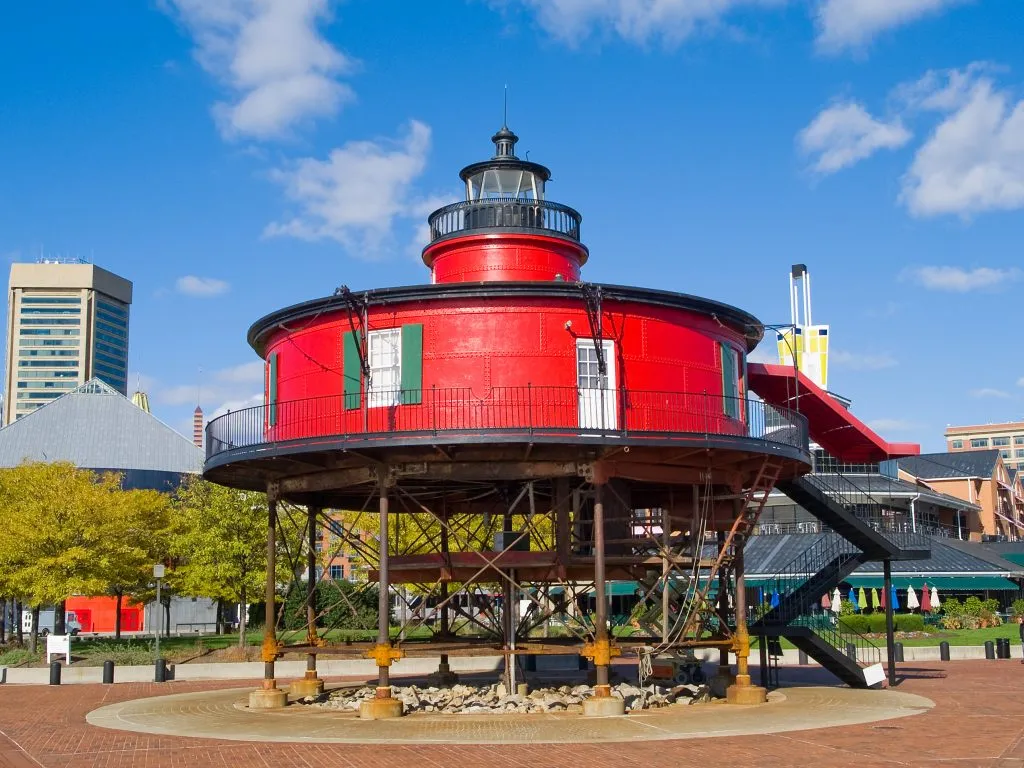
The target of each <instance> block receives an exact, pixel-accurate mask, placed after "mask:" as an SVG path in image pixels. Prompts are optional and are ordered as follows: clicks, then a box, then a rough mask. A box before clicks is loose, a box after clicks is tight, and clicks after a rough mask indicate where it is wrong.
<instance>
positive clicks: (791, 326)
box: [754, 323, 800, 413]
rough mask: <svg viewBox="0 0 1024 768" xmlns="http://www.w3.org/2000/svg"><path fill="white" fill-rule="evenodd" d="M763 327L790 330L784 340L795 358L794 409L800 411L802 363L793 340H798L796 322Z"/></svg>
mask: <svg viewBox="0 0 1024 768" xmlns="http://www.w3.org/2000/svg"><path fill="white" fill-rule="evenodd" d="M761 327H762V328H763V329H764V330H766V331H775V332H776V333H778V332H779V331H790V334H789V335H788V336H787V335H786V334H782V340H783V341H785V342H786V347H787V348H788V349H789V354H790V357H792V358H793V386H794V387H795V390H794V392H795V399H796V404H795V407H794V409H793V410H795V411H796V412H797V413H800V363H799V361H798V360H797V356H796V349H794V347H793V342H795V341H796V329H797V326H796V323H785V324H783V323H779V324H777V325H771V324H769V323H762V324H761ZM754 338H756V337H754ZM762 338H763V337H762Z"/></svg>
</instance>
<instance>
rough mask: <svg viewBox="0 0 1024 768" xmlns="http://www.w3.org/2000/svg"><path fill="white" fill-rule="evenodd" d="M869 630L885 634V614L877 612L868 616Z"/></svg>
mask: <svg viewBox="0 0 1024 768" xmlns="http://www.w3.org/2000/svg"><path fill="white" fill-rule="evenodd" d="M868 628H869V630H868V631H870V632H878V633H882V632H885V613H884V612H881V611H876V612H875V613H872V614H871V615H870V616H868Z"/></svg>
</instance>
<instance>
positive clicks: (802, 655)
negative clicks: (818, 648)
mask: <svg viewBox="0 0 1024 768" xmlns="http://www.w3.org/2000/svg"><path fill="white" fill-rule="evenodd" d="M799 657H800V666H801V667H806V666H807V664H808V661H807V653H806V652H804V651H800V653H799Z"/></svg>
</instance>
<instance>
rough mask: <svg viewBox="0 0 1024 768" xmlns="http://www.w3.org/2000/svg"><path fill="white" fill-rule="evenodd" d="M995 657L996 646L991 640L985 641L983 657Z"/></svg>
mask: <svg viewBox="0 0 1024 768" xmlns="http://www.w3.org/2000/svg"><path fill="white" fill-rule="evenodd" d="M995 657H996V647H995V645H993V644H992V641H991V640H986V641H985V658H986V659H994V658H995Z"/></svg>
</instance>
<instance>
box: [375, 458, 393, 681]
mask: <svg viewBox="0 0 1024 768" xmlns="http://www.w3.org/2000/svg"><path fill="white" fill-rule="evenodd" d="M378 519H379V528H380V568H379V571H378V574H379V575H378V581H377V587H378V589H379V592H378V594H377V647H378V648H379V649H384V648H390V646H391V637H390V633H391V622H390V621H389V617H390V615H391V602H390V594H389V590H390V586H391V583H390V578H391V577H390V574H389V573H388V568H389V567H390V563H389V552H388V550H389V549H390V547H391V540H390V538H389V536H388V484H387V480H386V478H385V476H384V475H383V473H382V475H381V478H380V504H379V507H378ZM382 661H384V659H382V658H378V660H377V698H378V699H385V698H390V697H391V674H390V672H391V663H390V660H388V663H387V664H383V663H381V662H382Z"/></svg>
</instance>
